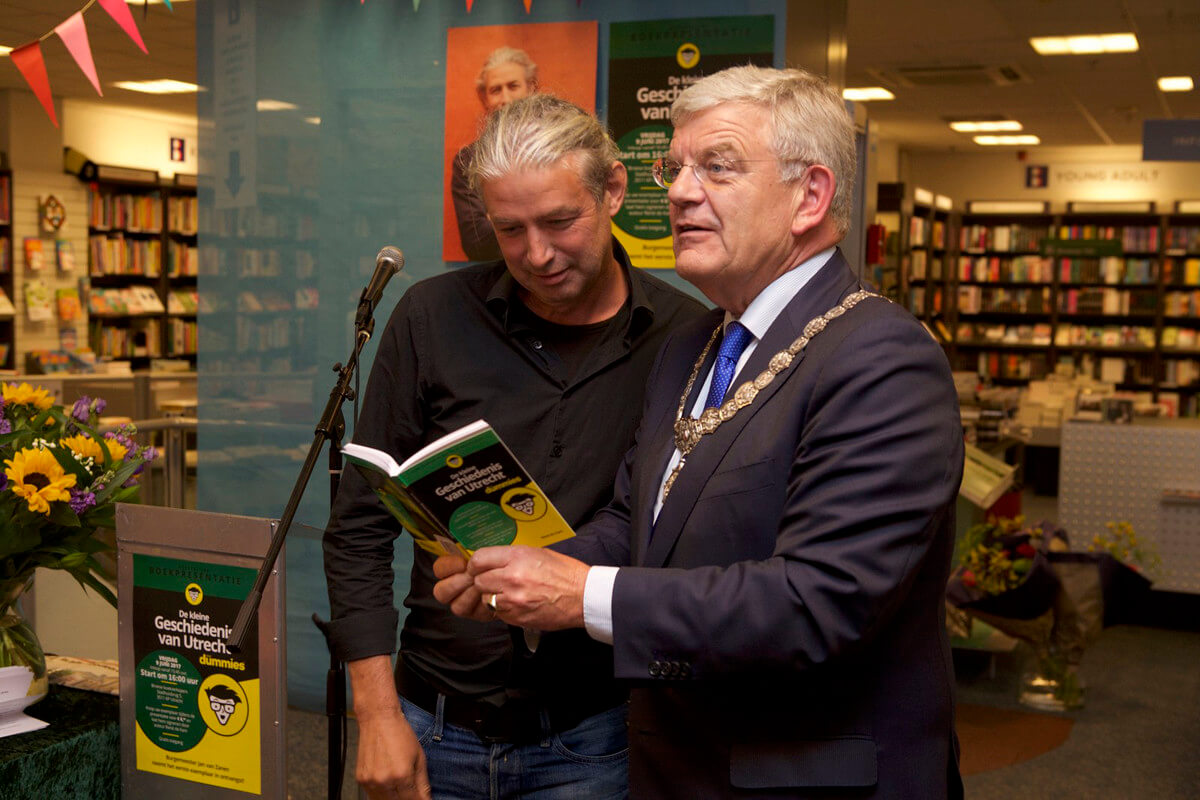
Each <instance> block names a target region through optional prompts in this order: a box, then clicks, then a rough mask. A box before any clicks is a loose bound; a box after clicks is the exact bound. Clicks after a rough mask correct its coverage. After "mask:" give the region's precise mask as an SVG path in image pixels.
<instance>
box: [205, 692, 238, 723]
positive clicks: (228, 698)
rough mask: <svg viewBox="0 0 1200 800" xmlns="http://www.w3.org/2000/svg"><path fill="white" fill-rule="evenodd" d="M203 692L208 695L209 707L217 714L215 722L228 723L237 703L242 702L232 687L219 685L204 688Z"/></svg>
mask: <svg viewBox="0 0 1200 800" xmlns="http://www.w3.org/2000/svg"><path fill="white" fill-rule="evenodd" d="M205 694H207V695H208V705H209V707H210V708H211V709H212V710H213V713H214V714H216V715H217V722H220V723H221V724H222V725H228V724H229V718H230V717H232V716H233V712H234V711H236V710H237V704H238V703H240V702H242V698H240V697H238V696H237V692H235V691H233V689H231V688H229V687H228V686H221V685H217V686H214V687H212V688H211V689H207V690H205Z"/></svg>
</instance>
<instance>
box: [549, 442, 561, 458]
mask: <svg viewBox="0 0 1200 800" xmlns="http://www.w3.org/2000/svg"><path fill="white" fill-rule="evenodd" d="M562 454H563V446H562V445H561V444H556V445H554V447H552V448H550V455H552V456H554V457H555V458H561V457H562Z"/></svg>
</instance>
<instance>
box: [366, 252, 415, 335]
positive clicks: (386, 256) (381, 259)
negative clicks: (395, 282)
mask: <svg viewBox="0 0 1200 800" xmlns="http://www.w3.org/2000/svg"><path fill="white" fill-rule="evenodd" d="M402 269H404V254H403V253H401V252H400V249H399V248H396V247H392V246H390V245H389V246H387V247H385V248H383V249H382V250H380V251H379V255H377V256H375V274H374V275H372V276H371V282H370V283H368V284H367V288H365V289H363V292H362V296H361V297H360V298H359V300H358V313H357V314H355V315H354V328H355V330H357V331H360V332H361V331H364V330H365V331H366V334H367V337H368V338H370V336H371V330H372V329H373V328H374V323H375V320H373V319H371V315H372V314H373V313H375V306H377V305H379V298H381V297H383V288H384V287H385V286H387V284H388V281H390V280H391V279H392V276H393V275H395V274H396V273H398V272H399V271H400V270H402Z"/></svg>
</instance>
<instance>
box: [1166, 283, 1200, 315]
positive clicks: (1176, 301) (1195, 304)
mask: <svg viewBox="0 0 1200 800" xmlns="http://www.w3.org/2000/svg"><path fill="white" fill-rule="evenodd" d="M1163 313H1164V314H1166V315H1167V316H1168V317H1200V289H1196V290H1194V291H1190V292H1167V293H1166V294H1165V295H1163Z"/></svg>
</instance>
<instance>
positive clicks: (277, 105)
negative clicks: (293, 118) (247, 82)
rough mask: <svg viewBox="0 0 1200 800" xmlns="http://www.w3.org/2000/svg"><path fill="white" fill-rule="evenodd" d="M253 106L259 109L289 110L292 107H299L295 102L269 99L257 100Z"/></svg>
mask: <svg viewBox="0 0 1200 800" xmlns="http://www.w3.org/2000/svg"><path fill="white" fill-rule="evenodd" d="M254 107H255V108H257V109H258V110H259V111H291V110H292V109H296V108H299V106H298V105H296V104H295V103H287V102H284V101H283V100H269V99H263V100H259V101H258V102H257V103H255V104H254Z"/></svg>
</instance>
